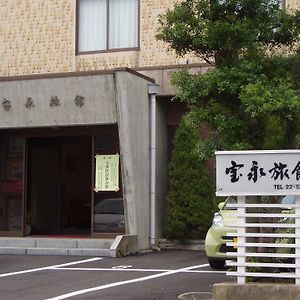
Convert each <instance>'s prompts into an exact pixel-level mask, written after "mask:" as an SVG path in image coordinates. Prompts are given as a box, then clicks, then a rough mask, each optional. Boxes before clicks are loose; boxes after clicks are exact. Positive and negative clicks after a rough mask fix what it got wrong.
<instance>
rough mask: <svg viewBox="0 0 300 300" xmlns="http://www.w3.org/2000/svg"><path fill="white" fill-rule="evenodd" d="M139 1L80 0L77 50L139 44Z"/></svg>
mask: <svg viewBox="0 0 300 300" xmlns="http://www.w3.org/2000/svg"><path fill="white" fill-rule="evenodd" d="M138 1H139V0H79V1H78V3H79V8H78V20H77V22H78V27H77V29H78V36H77V38H78V40H77V52H79V53H81V52H92V51H103V50H112V49H127V48H137V47H138V7H139V5H138V4H139V3H138Z"/></svg>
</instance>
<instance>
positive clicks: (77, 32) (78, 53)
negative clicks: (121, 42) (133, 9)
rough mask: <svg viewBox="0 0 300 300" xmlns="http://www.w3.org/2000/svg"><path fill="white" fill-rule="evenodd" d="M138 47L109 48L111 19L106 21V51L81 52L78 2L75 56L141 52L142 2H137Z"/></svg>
mask: <svg viewBox="0 0 300 300" xmlns="http://www.w3.org/2000/svg"><path fill="white" fill-rule="evenodd" d="M109 1H110V0H106V13H107V14H108V12H109ZM137 2H138V7H137V27H138V28H137V46H136V47H125V48H112V49H110V48H108V47H109V18H107V20H106V28H105V30H106V49H102V50H92V51H80V50H79V12H80V0H76V29H75V31H76V33H75V35H76V43H75V55H84V54H97V53H109V52H121V51H138V50H140V20H141V18H140V17H141V15H140V12H141V10H140V6H141V0H137Z"/></svg>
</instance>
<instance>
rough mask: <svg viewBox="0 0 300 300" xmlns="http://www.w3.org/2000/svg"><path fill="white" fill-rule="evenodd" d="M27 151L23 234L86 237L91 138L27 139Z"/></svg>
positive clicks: (88, 229) (88, 215)
mask: <svg viewBox="0 0 300 300" xmlns="http://www.w3.org/2000/svg"><path fill="white" fill-rule="evenodd" d="M27 149H28V168H27V170H28V176H27V178H28V179H27V180H28V184H27V187H28V191H27V204H26V227H27V234H33V235H34V234H89V233H90V229H91V178H92V174H91V173H92V168H91V165H92V162H91V159H92V138H91V137H90V136H75V137H42V138H30V139H28V148H27Z"/></svg>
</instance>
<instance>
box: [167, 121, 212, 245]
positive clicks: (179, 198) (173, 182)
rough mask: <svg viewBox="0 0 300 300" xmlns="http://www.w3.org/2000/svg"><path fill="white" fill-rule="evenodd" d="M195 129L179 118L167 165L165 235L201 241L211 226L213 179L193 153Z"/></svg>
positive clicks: (197, 134)
mask: <svg viewBox="0 0 300 300" xmlns="http://www.w3.org/2000/svg"><path fill="white" fill-rule="evenodd" d="M199 139H200V135H199V129H198V128H196V127H194V126H192V125H191V124H189V123H188V122H187V121H186V119H185V118H183V119H182V121H181V123H180V125H179V127H178V129H177V131H176V134H175V138H174V150H173V152H172V157H171V161H170V163H169V169H168V171H169V192H168V194H167V198H166V204H167V207H166V222H165V236H166V237H167V238H169V239H180V240H183V239H187V238H203V237H204V236H205V234H206V231H207V229H208V228H209V226H210V224H211V218H212V213H213V205H214V196H212V194H213V188H214V179H213V178H210V177H209V174H208V169H207V167H206V165H205V161H204V160H203V159H201V158H200V156H199V155H198V154H197V151H196V146H197V144H198V143H199Z"/></svg>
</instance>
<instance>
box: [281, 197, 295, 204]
mask: <svg viewBox="0 0 300 300" xmlns="http://www.w3.org/2000/svg"><path fill="white" fill-rule="evenodd" d="M281 204H295V196H294V195H287V196H284V197H283V198H282V199H281Z"/></svg>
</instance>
